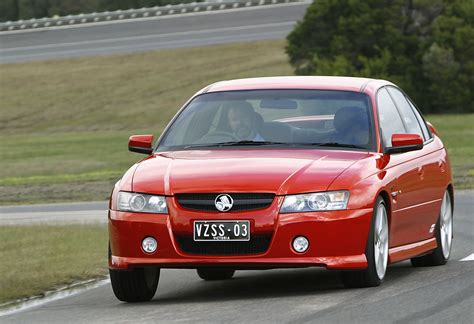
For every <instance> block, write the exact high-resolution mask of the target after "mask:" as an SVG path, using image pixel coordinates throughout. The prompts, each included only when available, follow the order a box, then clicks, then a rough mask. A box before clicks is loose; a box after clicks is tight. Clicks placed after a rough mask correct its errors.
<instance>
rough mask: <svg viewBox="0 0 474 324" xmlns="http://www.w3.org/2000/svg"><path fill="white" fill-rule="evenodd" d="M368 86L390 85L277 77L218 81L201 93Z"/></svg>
mask: <svg viewBox="0 0 474 324" xmlns="http://www.w3.org/2000/svg"><path fill="white" fill-rule="evenodd" d="M369 84H370V88H372V89H374V88H379V87H381V86H383V85H387V84H392V83H391V82H389V81H385V80H377V79H370V78H357V77H338V76H279V77H264V78H248V79H236V80H228V81H220V82H216V83H214V84H211V85H210V86H208V87H206V88H204V89H203V90H202V91H201V93H205V92H219V91H236V90H263V89H319V90H345V91H357V92H363V91H364V89H365V88H366V87H367V86H368V85H369Z"/></svg>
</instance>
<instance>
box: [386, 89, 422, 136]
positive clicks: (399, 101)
mask: <svg viewBox="0 0 474 324" xmlns="http://www.w3.org/2000/svg"><path fill="white" fill-rule="evenodd" d="M387 89H388V92H389V93H390V95H391V96H392V98H393V100H394V101H395V104H396V105H397V107H398V109H400V114H401V115H402V118H403V121H404V122H405V125H406V127H407V132H408V133H410V134H418V135H420V136H421V137H422V138H423V137H424V135H423V132H422V131H421V126H420V124H419V122H418V119H417V118H416V116H415V113H414V112H413V109H412V108H411V106H410V104H409V103H408V101H407V99H406V98H405V95H404V94H403V93H401V92H400V91H399V90H398V89H396V88H394V87H388V88H387Z"/></svg>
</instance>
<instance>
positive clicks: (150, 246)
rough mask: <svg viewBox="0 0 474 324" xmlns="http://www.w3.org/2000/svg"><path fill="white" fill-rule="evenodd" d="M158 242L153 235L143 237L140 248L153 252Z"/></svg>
mask: <svg viewBox="0 0 474 324" xmlns="http://www.w3.org/2000/svg"><path fill="white" fill-rule="evenodd" d="M157 247H158V243H157V242H156V240H155V239H154V238H153V237H145V238H144V239H143V241H142V249H143V251H145V252H146V253H153V252H155V251H156V248H157Z"/></svg>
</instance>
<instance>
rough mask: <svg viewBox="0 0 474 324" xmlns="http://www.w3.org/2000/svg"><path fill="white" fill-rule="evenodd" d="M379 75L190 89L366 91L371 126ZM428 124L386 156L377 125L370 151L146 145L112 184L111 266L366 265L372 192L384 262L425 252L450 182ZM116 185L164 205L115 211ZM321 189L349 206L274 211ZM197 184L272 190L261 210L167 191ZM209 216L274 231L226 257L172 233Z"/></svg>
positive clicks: (193, 189)
mask: <svg viewBox="0 0 474 324" xmlns="http://www.w3.org/2000/svg"><path fill="white" fill-rule="evenodd" d="M387 84H390V83H388V82H386V81H381V80H369V79H362V78H329V77H292V78H259V79H247V80H236V81H225V82H219V83H216V84H214V85H212V86H210V87H208V88H205V89H203V90H201V91H200V92H198V93H197V94H200V93H202V92H210V91H229V90H244V89H327V90H331V89H333V90H348V91H357V92H359V91H362V92H364V93H366V94H368V95H369V96H370V98H371V102H372V107H373V110H374V111H373V115H374V121H373V124H374V125H375V128H376V129H377V130H378V129H379V126H378V117H377V106H376V100H375V96H376V93H377V90H378V89H379V88H380V87H381V86H384V85H387ZM432 131H433V130H432ZM433 133H434V134H433V137H434V138H433V139H432V140H430V141H428V142H426V143H425V145H424V147H423V149H421V150H419V151H412V152H407V153H400V154H392V155H388V154H384V153H383V149H382V144H381V141H380V134H379V132H378V131H377V132H376V134H377V138H376V140H377V148H378V149H377V151H376V152H361V151H350V150H342V149H341V150H331V149H307V148H305V149H296V148H295V149H275V148H271V149H264V148H263V147H260V148H258V149H248V148H242V149H228V150H223V149H218V150H204V149H203V150H186V151H173V152H161V153H157V154H153V155H151V156H149V157H147V158H146V159H144V160H143V161H141V162H140V163H138V164H135V165H134V166H133V167H132V168H131V169H130V170H129V171H127V173H125V175H124V176H123V178H122V180H121V181H120V182H119V183H117V184H116V186H115V188H114V191H113V193H112V199H111V211H110V213H109V218H110V221H109V233H110V242H111V250H112V258H111V259H110V260H109V265H110V267H113V268H128V267H133V266H140V265H149V264H153V265H158V266H161V267H175V268H180V267H190V268H192V267H196V266H200V265H224V264H225V265H229V266H255V267H258V266H262V267H290V266H308V265H312V266H325V267H328V268H354V269H356V268H364V267H366V266H367V260H366V258H365V248H366V242H367V238H368V233H369V229H370V224H371V218H372V209H373V206H374V203H375V201H376V199H377V197H378V196H379V195H383V196H384V197H386V198H387V205H388V209H389V226H390V228H389V235H390V236H389V238H390V240H389V247H390V256H389V258H390V262H396V261H401V260H404V259H408V258H410V257H413V256H416V255H420V254H423V253H426V252H427V251H429V250H432V249H433V248H435V247H436V245H435V244H434V245H433V235H434V234H433V233H429V229H430V227H431V225H432V224H435V223H436V221H437V219H438V215H439V210H440V205H441V199H442V197H443V194H444V191H445V190H446V188H448V186H449V185H450V184H451V182H452V179H451V168H450V165H449V160H448V157H447V153H446V150H445V148H444V146H443V143H442V142H441V140H440V138H439V137H438V135H436V133H435V132H434V131H433ZM406 140H407V141H408V142H410V141H412V140H413V139H406ZM407 145H408V144H407ZM120 190H123V191H135V192H143V193H151V194H157V195H166V196H168V197H167V203H168V209H169V213H168V214H140V213H126V212H119V211H116V210H115V209H116V208H115V207H116V205H115V199H116V195H117V193H118V191H120ZM325 190H349V192H350V199H349V204H348V209H347V210H344V211H333V212H312V213H293V214H280V213H279V207H280V206H281V203H282V202H283V196H284V195H286V194H296V193H305V192H318V191H325ZM198 192H215V193H227V192H271V193H275V194H276V195H277V197H276V198H275V200H274V201H273V203H272V205H271V206H270V207H268V208H266V209H263V210H254V211H249V212H228V213H215V212H213V213H208V212H203V211H199V212H198V211H191V210H185V209H183V208H181V207H180V206H179V205H178V204H177V202H176V200H175V197H174V195H175V194H177V193H198ZM392 193H396V195H394V196H392ZM211 217H212V219H222V220H234V219H245V220H250V223H251V235H256V234H271V235H272V241H271V244H270V247H269V249H268V251H267V252H265V253H263V254H260V255H245V256H225V257H223V256H195V255H187V254H185V253H183V252H182V251H181V250H180V248H179V247H178V246H177V244H176V241H175V236H176V235H178V234H179V235H192V222H193V221H194V220H198V219H210V218H211ZM149 235H151V236H154V237H155V238H157V240H158V251H157V252H156V253H154V254H152V255H149V254H145V253H144V252H142V250H141V247H140V245H141V244H140V243H141V240H142V239H143V238H144V237H146V236H149ZM297 235H305V236H306V237H307V238H308V239H309V240H310V248H309V250H308V251H307V252H306V253H303V254H298V253H296V252H294V251H292V249H291V241H292V240H293V238H294V237H295V236H297Z"/></svg>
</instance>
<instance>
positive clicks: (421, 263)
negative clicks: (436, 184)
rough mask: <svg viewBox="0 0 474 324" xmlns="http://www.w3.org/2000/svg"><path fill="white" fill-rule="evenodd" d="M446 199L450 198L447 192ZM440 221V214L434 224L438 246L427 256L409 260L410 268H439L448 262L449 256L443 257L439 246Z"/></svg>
mask: <svg viewBox="0 0 474 324" xmlns="http://www.w3.org/2000/svg"><path fill="white" fill-rule="evenodd" d="M448 197H449V199H450V201H451V197H450V195H449V192H448ZM450 208H451V219H452V217H453V215H452V212H453V209H452V204H450ZM440 221H441V212H440V216H439V217H438V221H437V222H436V235H435V236H436V243H437V244H438V247H437V248H436V249H434V250H433V251H431V252H430V253H429V254H425V255H423V256H419V257H416V258H412V259H410V262H411V264H412V266H414V267H432V266H440V265H444V264H446V263H447V262H448V260H449V255H448V257H445V256H444V254H443V247H442V246H441V226H440Z"/></svg>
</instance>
